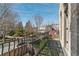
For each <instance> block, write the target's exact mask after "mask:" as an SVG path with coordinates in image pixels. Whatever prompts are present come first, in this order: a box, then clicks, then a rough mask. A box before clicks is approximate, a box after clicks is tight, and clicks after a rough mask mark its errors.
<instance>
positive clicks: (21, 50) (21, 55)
mask: <svg viewBox="0 0 79 59" xmlns="http://www.w3.org/2000/svg"><path fill="white" fill-rule="evenodd" d="M21 43H23V39H22V40H21ZM22 48H23V47H22V45H21V56H22Z"/></svg>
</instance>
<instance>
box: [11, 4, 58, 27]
mask: <svg viewBox="0 0 79 59" xmlns="http://www.w3.org/2000/svg"><path fill="white" fill-rule="evenodd" d="M11 9H12V11H13V12H16V13H17V14H18V16H19V19H20V21H22V23H23V25H24V26H25V24H26V22H27V21H28V20H30V21H31V23H32V25H34V26H35V21H34V16H36V15H38V16H42V17H43V21H42V25H47V24H53V23H56V24H58V22H59V4H56V3H23V4H21V3H17V4H12V6H11Z"/></svg>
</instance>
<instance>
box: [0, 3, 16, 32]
mask: <svg viewBox="0 0 79 59" xmlns="http://www.w3.org/2000/svg"><path fill="white" fill-rule="evenodd" d="M15 24H16V14H15V13H14V12H12V11H11V9H10V5H9V4H0V29H2V30H4V31H5V32H6V33H8V32H9V31H11V30H14V29H15Z"/></svg>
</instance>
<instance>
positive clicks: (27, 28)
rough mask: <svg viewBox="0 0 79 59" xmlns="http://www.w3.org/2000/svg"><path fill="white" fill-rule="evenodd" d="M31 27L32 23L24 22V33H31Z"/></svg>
mask: <svg viewBox="0 0 79 59" xmlns="http://www.w3.org/2000/svg"><path fill="white" fill-rule="evenodd" d="M33 31H34V30H33V27H32V24H31V22H30V21H28V22H26V25H25V33H26V34H32V33H33Z"/></svg>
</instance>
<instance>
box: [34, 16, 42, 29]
mask: <svg viewBox="0 0 79 59" xmlns="http://www.w3.org/2000/svg"><path fill="white" fill-rule="evenodd" d="M34 20H35V24H36V27H37V28H38V29H39V27H40V25H41V24H42V22H43V17H42V16H35V17H34Z"/></svg>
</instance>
